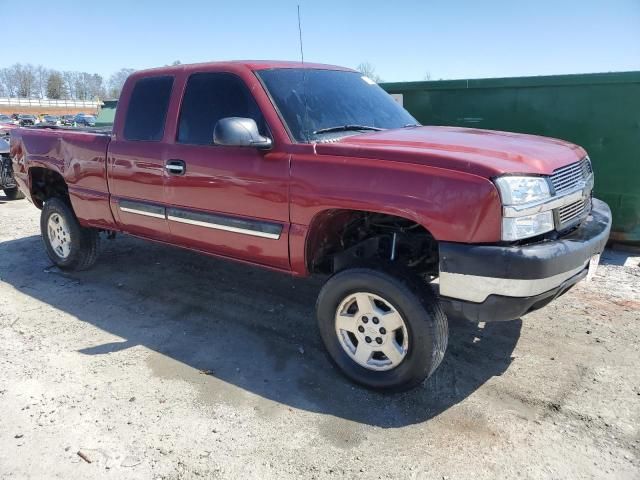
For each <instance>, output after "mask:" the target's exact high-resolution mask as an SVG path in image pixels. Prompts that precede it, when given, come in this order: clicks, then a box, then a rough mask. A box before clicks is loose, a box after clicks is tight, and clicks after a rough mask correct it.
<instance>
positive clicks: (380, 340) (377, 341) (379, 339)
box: [376, 337, 382, 345]
mask: <svg viewBox="0 0 640 480" xmlns="http://www.w3.org/2000/svg"><path fill="white" fill-rule="evenodd" d="M376 343H377V344H378V345H380V344H381V343H382V339H381V338H380V337H376Z"/></svg>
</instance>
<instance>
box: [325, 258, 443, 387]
mask: <svg viewBox="0 0 640 480" xmlns="http://www.w3.org/2000/svg"><path fill="white" fill-rule="evenodd" d="M363 291H364V292H369V293H372V294H374V295H378V296H380V297H382V298H384V299H385V300H388V301H389V303H391V304H392V305H393V307H394V308H395V309H396V310H397V311H398V313H400V315H401V316H402V318H403V320H404V322H405V325H406V327H407V330H408V334H409V339H408V348H407V353H406V356H405V357H404V359H403V360H402V361H401V363H399V365H398V366H396V367H394V368H392V369H390V370H384V371H376V370H370V369H369V368H366V367H364V366H361V365H359V364H358V363H356V361H355V360H353V359H352V358H351V357H350V356H349V355H347V353H346V352H345V350H344V349H343V347H342V345H341V343H340V340H339V338H338V334H337V333H336V329H335V315H336V311H337V309H338V307H339V306H340V305H341V303H342V302H343V301H344V299H346V298H347V297H348V296H349V295H351V294H354V293H356V292H363ZM316 313H317V317H318V325H319V328H320V335H321V337H322V340H323V342H324V345H325V347H326V349H327V352H328V353H329V357H330V358H331V360H332V361H333V362H334V363H335V364H336V366H337V367H338V368H339V369H340V370H341V371H342V372H343V373H344V374H345V375H346V376H347V377H348V378H350V379H351V380H353V381H354V382H356V383H359V384H361V385H363V386H365V387H368V388H372V389H377V390H387V391H403V390H408V389H411V388H413V387H415V386H417V385H419V384H420V383H422V382H423V381H424V380H425V379H426V378H428V377H429V376H430V375H431V374H432V373H433V372H434V371H435V370H436V368H438V365H440V362H441V361H442V359H443V357H444V353H445V350H446V348H447V342H448V335H449V334H448V325H447V317H446V316H445V314H444V312H443V311H442V309H441V307H440V304H439V301H438V298H437V296H436V295H435V293H434V292H433V290H431V287H429V286H428V285H426V284H425V283H424V282H422V281H420V280H419V279H418V278H417V277H415V276H414V275H413V274H412V273H411V272H407V271H405V270H399V271H395V270H389V269H386V271H380V270H377V269H373V268H351V269H348V270H343V271H341V272H339V273H337V274H335V275H333V276H332V277H331V278H330V279H329V280H328V281H327V282H326V283H325V285H324V287H323V288H322V290H321V291H320V294H319V295H318V301H317V304H316Z"/></svg>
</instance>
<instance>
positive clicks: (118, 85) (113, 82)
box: [107, 68, 135, 98]
mask: <svg viewBox="0 0 640 480" xmlns="http://www.w3.org/2000/svg"><path fill="white" fill-rule="evenodd" d="M133 72H135V70H134V69H133V68H121V69H120V70H118V71H117V72H115V73H114V74H113V75H111V77H109V88H108V91H107V94H108V97H109V98H118V97H119V96H120V92H121V91H122V86H123V85H124V81H125V80H126V79H127V77H128V76H129V75H131V74H132V73H133Z"/></svg>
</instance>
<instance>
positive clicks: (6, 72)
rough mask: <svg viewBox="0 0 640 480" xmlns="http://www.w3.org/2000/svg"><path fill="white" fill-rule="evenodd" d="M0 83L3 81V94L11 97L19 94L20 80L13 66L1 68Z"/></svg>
mask: <svg viewBox="0 0 640 480" xmlns="http://www.w3.org/2000/svg"><path fill="white" fill-rule="evenodd" d="M0 83H2V86H3V92H4V93H3V95H7V96H9V97H16V96H17V95H18V80H17V77H16V73H15V69H14V68H13V67H7V68H3V69H1V70H0Z"/></svg>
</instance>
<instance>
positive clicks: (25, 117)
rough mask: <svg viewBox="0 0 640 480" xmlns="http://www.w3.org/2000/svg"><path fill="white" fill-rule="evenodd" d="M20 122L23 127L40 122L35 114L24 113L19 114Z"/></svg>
mask: <svg viewBox="0 0 640 480" xmlns="http://www.w3.org/2000/svg"><path fill="white" fill-rule="evenodd" d="M18 123H19V125H20V126H21V127H29V126H32V125H35V124H36V123H39V122H38V119H37V118H36V116H35V115H31V114H27V113H23V114H20V115H18Z"/></svg>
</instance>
